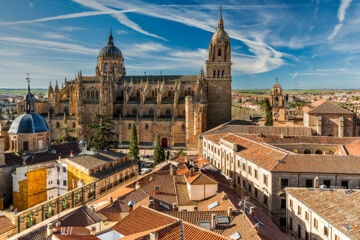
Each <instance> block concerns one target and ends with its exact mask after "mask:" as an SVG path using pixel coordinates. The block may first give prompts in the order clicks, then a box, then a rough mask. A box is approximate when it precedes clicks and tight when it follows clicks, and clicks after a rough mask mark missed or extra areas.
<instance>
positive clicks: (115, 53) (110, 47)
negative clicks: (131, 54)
mask: <svg viewBox="0 0 360 240" xmlns="http://www.w3.org/2000/svg"><path fill="white" fill-rule="evenodd" d="M99 57H101V58H111V59H114V58H122V53H121V51H120V49H118V48H117V47H115V45H114V38H113V36H112V34H111V33H110V36H109V41H108V44H107V45H106V46H105V47H103V48H102V49H101V50H100V53H99Z"/></svg>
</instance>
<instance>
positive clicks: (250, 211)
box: [249, 207, 255, 216]
mask: <svg viewBox="0 0 360 240" xmlns="http://www.w3.org/2000/svg"><path fill="white" fill-rule="evenodd" d="M254 213H255V207H250V208H249V214H250V216H254Z"/></svg>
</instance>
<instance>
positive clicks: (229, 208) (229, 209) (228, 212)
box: [227, 207, 233, 217]
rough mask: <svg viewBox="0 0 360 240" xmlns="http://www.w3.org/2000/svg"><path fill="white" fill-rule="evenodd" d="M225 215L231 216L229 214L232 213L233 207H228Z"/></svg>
mask: <svg viewBox="0 0 360 240" xmlns="http://www.w3.org/2000/svg"><path fill="white" fill-rule="evenodd" d="M227 215H228V217H231V216H232V215H233V209H232V207H228V210H227Z"/></svg>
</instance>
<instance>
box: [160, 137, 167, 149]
mask: <svg viewBox="0 0 360 240" xmlns="http://www.w3.org/2000/svg"><path fill="white" fill-rule="evenodd" d="M161 146H162V147H163V148H167V139H166V138H163V139H161Z"/></svg>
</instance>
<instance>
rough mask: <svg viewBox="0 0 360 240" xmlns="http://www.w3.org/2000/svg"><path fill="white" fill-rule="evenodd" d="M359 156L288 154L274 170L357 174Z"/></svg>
mask: <svg viewBox="0 0 360 240" xmlns="http://www.w3.org/2000/svg"><path fill="white" fill-rule="evenodd" d="M359 169H360V156H333V155H317V154H311V155H310V154H303V155H298V154H292V155H291V154H289V155H288V156H287V157H286V158H285V159H284V160H283V161H281V162H280V163H279V164H278V165H277V166H275V167H274V168H273V169H272V171H274V172H296V173H302V172H304V173H310V172H312V173H339V174H359V172H360V171H359Z"/></svg>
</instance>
